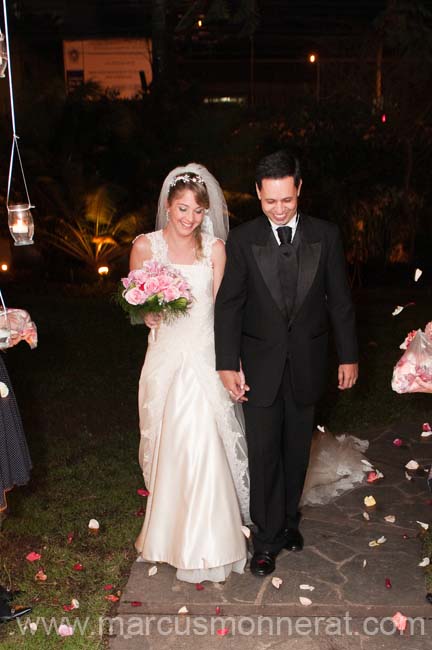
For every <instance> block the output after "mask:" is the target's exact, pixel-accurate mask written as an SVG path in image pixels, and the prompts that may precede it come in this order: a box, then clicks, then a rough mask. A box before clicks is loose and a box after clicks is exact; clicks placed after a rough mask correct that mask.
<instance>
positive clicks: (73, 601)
mask: <svg viewBox="0 0 432 650" xmlns="http://www.w3.org/2000/svg"><path fill="white" fill-rule="evenodd" d="M71 605H73V608H74V609H79V606H80V604H79V601H78V600H77V599H76V598H72V600H71Z"/></svg>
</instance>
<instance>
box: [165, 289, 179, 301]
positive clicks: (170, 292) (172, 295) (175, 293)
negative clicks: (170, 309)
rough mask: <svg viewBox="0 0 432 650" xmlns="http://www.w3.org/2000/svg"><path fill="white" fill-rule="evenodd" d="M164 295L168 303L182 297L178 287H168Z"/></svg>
mask: <svg viewBox="0 0 432 650" xmlns="http://www.w3.org/2000/svg"><path fill="white" fill-rule="evenodd" d="M163 294H164V298H165V300H166V301H167V302H171V301H172V300H177V298H180V295H181V294H180V291H179V290H178V288H177V287H168V288H167V289H164V292H163Z"/></svg>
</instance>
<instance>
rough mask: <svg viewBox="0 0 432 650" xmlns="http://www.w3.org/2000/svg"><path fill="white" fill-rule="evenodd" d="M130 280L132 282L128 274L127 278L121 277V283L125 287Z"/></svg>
mask: <svg viewBox="0 0 432 650" xmlns="http://www.w3.org/2000/svg"><path fill="white" fill-rule="evenodd" d="M131 282H132V280H131V278H130V277H129V276H128V277H127V278H122V279H121V283H122V285H123V286H124V288H125V289H127V288H128V286H129V285H130V283H131Z"/></svg>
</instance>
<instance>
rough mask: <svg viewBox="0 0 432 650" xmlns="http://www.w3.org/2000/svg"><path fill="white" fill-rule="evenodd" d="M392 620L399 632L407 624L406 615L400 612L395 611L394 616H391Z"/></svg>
mask: <svg viewBox="0 0 432 650" xmlns="http://www.w3.org/2000/svg"><path fill="white" fill-rule="evenodd" d="M392 621H393V623H394V625H395V628H396V629H397V630H399V632H403V631H404V630H405V628H406V626H407V617H406V616H404V615H403V614H401V612H396V614H395V615H394V616H392Z"/></svg>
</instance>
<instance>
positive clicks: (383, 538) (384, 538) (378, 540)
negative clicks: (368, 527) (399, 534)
mask: <svg viewBox="0 0 432 650" xmlns="http://www.w3.org/2000/svg"><path fill="white" fill-rule="evenodd" d="M386 541H387V538H386V537H384V535H382V536H381V537H379V538H378V539H377V542H378V544H385V543H386Z"/></svg>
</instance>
